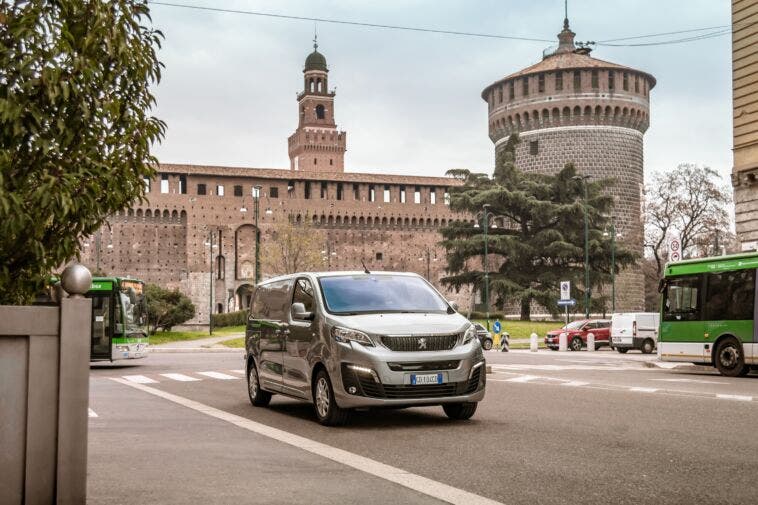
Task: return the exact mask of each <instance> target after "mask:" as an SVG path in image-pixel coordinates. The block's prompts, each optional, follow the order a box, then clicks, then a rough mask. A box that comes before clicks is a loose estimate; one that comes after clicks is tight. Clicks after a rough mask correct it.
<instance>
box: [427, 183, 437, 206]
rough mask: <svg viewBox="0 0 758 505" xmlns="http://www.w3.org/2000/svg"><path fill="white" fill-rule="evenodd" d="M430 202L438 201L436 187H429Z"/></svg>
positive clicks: (433, 203)
mask: <svg viewBox="0 0 758 505" xmlns="http://www.w3.org/2000/svg"><path fill="white" fill-rule="evenodd" d="M429 203H430V204H432V205H435V204H436V203H437V189H436V188H434V187H431V188H429Z"/></svg>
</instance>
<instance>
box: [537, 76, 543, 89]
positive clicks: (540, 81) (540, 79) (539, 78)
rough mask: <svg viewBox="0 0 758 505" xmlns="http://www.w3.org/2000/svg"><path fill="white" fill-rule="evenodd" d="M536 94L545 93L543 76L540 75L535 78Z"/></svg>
mask: <svg viewBox="0 0 758 505" xmlns="http://www.w3.org/2000/svg"><path fill="white" fill-rule="evenodd" d="M537 92H538V93H544V92H545V74H540V75H538V76H537Z"/></svg>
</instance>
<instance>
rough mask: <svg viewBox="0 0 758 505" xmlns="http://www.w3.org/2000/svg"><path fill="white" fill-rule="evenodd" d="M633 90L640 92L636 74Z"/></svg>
mask: <svg viewBox="0 0 758 505" xmlns="http://www.w3.org/2000/svg"><path fill="white" fill-rule="evenodd" d="M634 92H635V93H639V92H640V79H639V77H638V76H636V75H635V76H634Z"/></svg>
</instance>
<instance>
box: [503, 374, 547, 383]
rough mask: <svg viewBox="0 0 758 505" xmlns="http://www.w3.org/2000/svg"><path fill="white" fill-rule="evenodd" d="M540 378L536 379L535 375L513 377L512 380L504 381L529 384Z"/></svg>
mask: <svg viewBox="0 0 758 505" xmlns="http://www.w3.org/2000/svg"><path fill="white" fill-rule="evenodd" d="M540 378H541V377H537V376H536V375H520V376H518V377H514V378H513V379H506V380H505V382H529V381H533V380H535V379H540Z"/></svg>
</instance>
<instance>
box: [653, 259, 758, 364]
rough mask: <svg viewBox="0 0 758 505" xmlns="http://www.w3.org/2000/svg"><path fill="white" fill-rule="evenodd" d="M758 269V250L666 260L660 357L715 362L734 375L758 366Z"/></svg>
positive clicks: (662, 282) (662, 289) (672, 359)
mask: <svg viewBox="0 0 758 505" xmlns="http://www.w3.org/2000/svg"><path fill="white" fill-rule="evenodd" d="M756 269H758V253H745V254H735V255H731V256H720V257H713V258H702V259H694V260H686V261H679V262H677V263H669V264H667V265H666V268H665V271H664V277H663V279H662V280H661V284H660V289H659V291H660V292H661V293H662V300H661V323H660V324H661V327H660V331H659V333H658V357H659V358H660V359H661V360H663V361H686V362H691V363H696V364H700V365H710V366H715V367H716V368H717V369H718V370H719V372H721V374H722V375H727V376H730V377H736V376H740V375H747V374H748V373H749V372H750V369H751V368H758V325H757V324H756V320H755V318H756V315H758V311H757V310H756V306H755V304H756V300H758V297H756V282H755V277H756Z"/></svg>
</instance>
